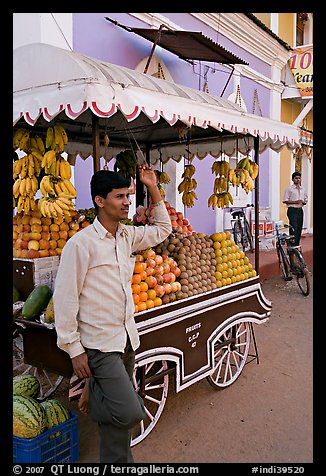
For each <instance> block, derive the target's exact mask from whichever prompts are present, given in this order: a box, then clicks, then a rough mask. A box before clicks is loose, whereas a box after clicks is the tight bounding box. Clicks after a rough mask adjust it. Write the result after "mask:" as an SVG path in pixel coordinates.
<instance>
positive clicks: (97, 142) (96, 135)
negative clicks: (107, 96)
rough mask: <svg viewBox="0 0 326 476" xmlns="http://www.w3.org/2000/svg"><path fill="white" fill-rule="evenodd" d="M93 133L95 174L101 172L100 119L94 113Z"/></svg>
mask: <svg viewBox="0 0 326 476" xmlns="http://www.w3.org/2000/svg"><path fill="white" fill-rule="evenodd" d="M92 131H93V169H94V172H97V171H98V170H100V124H99V117H98V116H96V115H95V114H93V113H92Z"/></svg>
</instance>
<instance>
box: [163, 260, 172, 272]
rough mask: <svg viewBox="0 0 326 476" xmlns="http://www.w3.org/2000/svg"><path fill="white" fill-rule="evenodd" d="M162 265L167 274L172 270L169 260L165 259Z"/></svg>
mask: <svg viewBox="0 0 326 476" xmlns="http://www.w3.org/2000/svg"><path fill="white" fill-rule="evenodd" d="M162 266H163V270H164V271H163V274H167V273H169V272H170V270H171V268H170V265H169V263H168V262H167V261H163V263H162Z"/></svg>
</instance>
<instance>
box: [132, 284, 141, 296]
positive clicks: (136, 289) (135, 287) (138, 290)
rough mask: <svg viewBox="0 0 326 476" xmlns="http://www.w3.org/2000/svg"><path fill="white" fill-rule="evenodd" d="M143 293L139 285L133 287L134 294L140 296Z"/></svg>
mask: <svg viewBox="0 0 326 476" xmlns="http://www.w3.org/2000/svg"><path fill="white" fill-rule="evenodd" d="M140 291H141V289H140V286H139V284H132V285H131V292H132V294H139V293H140Z"/></svg>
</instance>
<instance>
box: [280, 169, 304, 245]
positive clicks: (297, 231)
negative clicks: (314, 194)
mask: <svg viewBox="0 0 326 476" xmlns="http://www.w3.org/2000/svg"><path fill="white" fill-rule="evenodd" d="M292 182H293V184H292V185H290V186H289V187H287V188H286V189H285V191H284V196H283V203H285V205H286V206H287V217H288V219H289V223H290V225H291V227H292V232H293V234H294V244H295V246H298V245H300V239H301V233H302V226H303V207H304V205H306V204H307V202H308V195H307V192H306V191H305V189H304V188H303V187H302V185H301V173H300V172H293V174H292Z"/></svg>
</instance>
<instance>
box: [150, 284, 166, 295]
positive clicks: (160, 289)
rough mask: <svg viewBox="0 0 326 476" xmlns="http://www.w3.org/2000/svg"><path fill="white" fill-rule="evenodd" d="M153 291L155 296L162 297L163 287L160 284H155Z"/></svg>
mask: <svg viewBox="0 0 326 476" xmlns="http://www.w3.org/2000/svg"><path fill="white" fill-rule="evenodd" d="M153 289H154V291H155V292H156V296H158V297H162V296H163V295H164V292H165V291H164V286H162V285H161V284H156V285H155V286H154V288H153Z"/></svg>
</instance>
